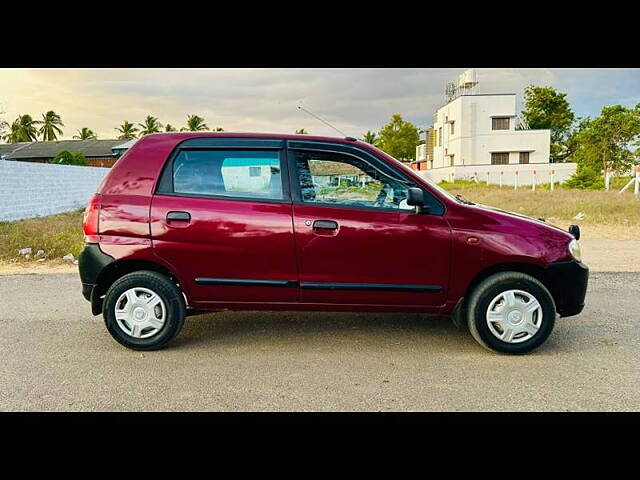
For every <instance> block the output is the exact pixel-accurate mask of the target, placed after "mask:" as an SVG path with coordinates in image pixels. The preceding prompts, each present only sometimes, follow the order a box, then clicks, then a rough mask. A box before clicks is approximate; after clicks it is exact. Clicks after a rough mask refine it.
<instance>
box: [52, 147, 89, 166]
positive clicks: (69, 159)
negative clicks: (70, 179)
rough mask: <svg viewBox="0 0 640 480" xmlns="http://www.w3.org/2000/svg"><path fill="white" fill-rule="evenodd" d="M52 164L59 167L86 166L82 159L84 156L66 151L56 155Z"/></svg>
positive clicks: (84, 160)
mask: <svg viewBox="0 0 640 480" xmlns="http://www.w3.org/2000/svg"><path fill="white" fill-rule="evenodd" d="M53 163H57V164H59V165H82V166H85V165H86V164H87V161H86V159H85V158H84V154H83V153H82V152H78V153H71V152H69V151H67V150H63V151H61V152H60V153H58V154H57V155H56V158H54V159H53Z"/></svg>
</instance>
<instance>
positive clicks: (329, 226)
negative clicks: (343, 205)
mask: <svg viewBox="0 0 640 480" xmlns="http://www.w3.org/2000/svg"><path fill="white" fill-rule="evenodd" d="M313 228H322V229H324V230H337V229H338V222H334V221H333V220H316V221H315V222H313Z"/></svg>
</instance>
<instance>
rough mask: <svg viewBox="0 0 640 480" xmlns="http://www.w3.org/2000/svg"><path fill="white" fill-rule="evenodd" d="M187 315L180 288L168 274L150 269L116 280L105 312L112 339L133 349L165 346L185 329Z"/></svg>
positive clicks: (110, 290) (108, 295)
mask: <svg viewBox="0 0 640 480" xmlns="http://www.w3.org/2000/svg"><path fill="white" fill-rule="evenodd" d="M185 312H186V308H185V303H184V297H183V295H182V292H181V291H180V289H179V288H178V286H177V285H176V284H175V283H173V282H172V281H171V280H170V279H169V278H167V277H166V276H165V275H162V274H160V273H158V272H153V271H147V270H143V271H139V272H133V273H129V274H127V275H124V276H123V277H121V278H119V279H118V280H116V281H115V282H114V283H113V285H111V287H110V288H109V290H108V291H107V294H106V296H105V300H104V305H103V311H102V313H103V317H104V321H105V324H106V326H107V330H108V331H109V333H110V334H111V336H112V337H113V338H114V339H115V340H116V341H118V342H119V343H120V344H122V345H124V346H125V347H128V348H131V349H133V350H158V349H160V348H163V347H165V346H166V345H167V344H168V343H169V342H170V341H171V340H173V339H174V338H175V337H176V335H178V333H179V332H180V330H181V329H182V326H183V325H184V317H185Z"/></svg>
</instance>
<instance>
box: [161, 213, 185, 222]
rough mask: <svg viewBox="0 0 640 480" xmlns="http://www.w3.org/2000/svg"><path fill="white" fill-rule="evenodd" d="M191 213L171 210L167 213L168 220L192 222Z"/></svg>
mask: <svg viewBox="0 0 640 480" xmlns="http://www.w3.org/2000/svg"><path fill="white" fill-rule="evenodd" d="M190 221H191V214H190V213H189V212H169V213H167V222H190Z"/></svg>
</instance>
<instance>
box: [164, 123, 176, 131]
mask: <svg viewBox="0 0 640 480" xmlns="http://www.w3.org/2000/svg"><path fill="white" fill-rule="evenodd" d="M164 131H165V132H177V131H178V129H177V128H176V127H174V126H173V125H171V124H170V123H167V124H166V125H165V126H164Z"/></svg>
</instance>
